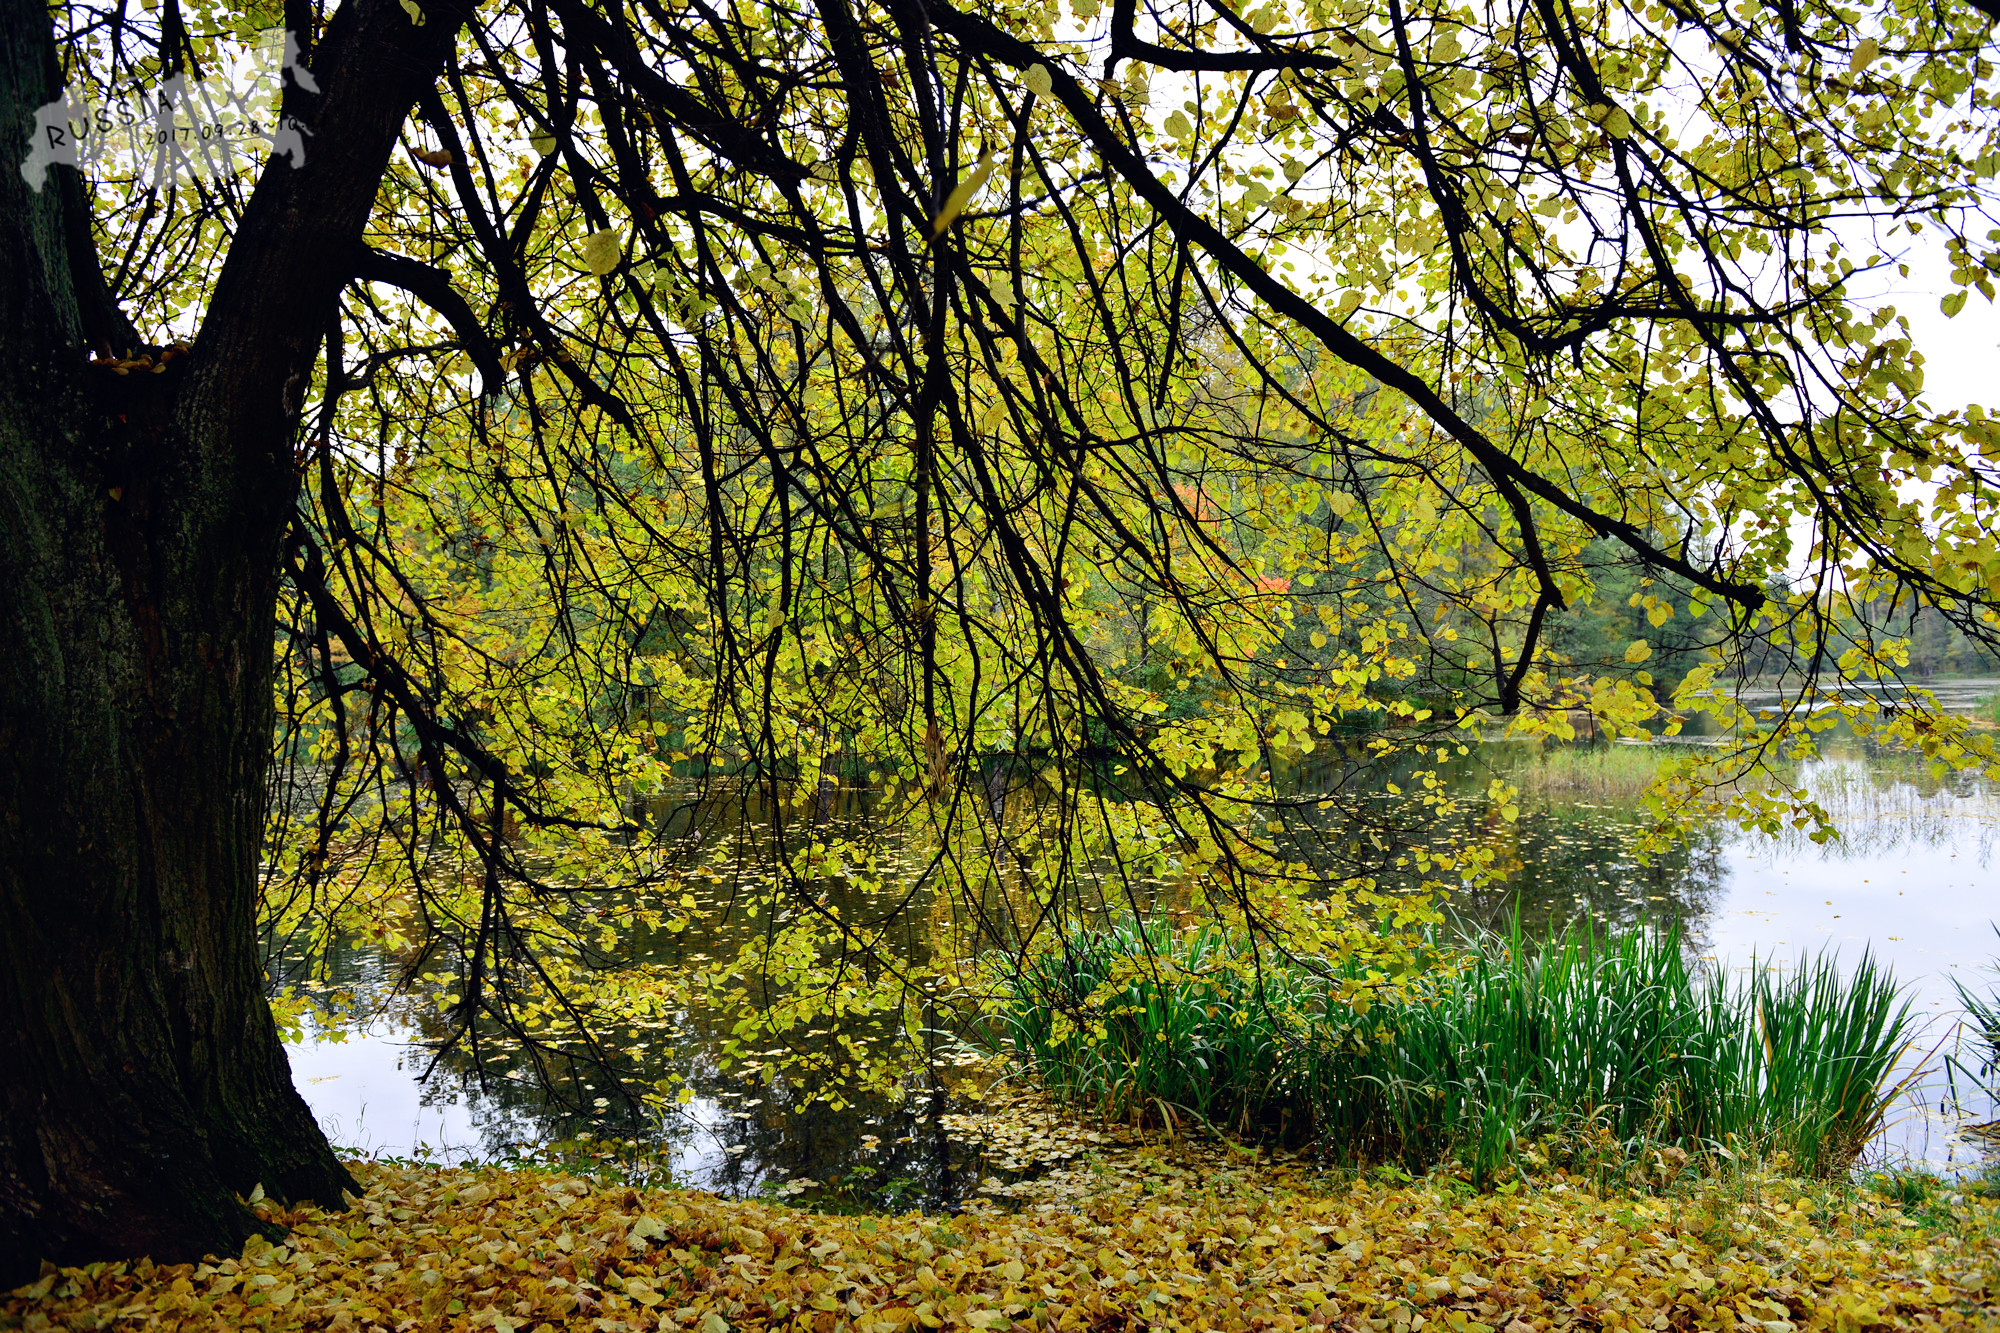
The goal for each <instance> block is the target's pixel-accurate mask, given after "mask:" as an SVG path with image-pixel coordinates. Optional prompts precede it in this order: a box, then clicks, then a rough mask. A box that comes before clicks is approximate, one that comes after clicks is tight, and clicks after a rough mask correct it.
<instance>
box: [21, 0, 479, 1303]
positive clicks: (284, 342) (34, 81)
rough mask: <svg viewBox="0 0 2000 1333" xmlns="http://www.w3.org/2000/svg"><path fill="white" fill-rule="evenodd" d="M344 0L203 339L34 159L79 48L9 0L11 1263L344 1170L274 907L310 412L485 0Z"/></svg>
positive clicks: (192, 1252) (190, 1242)
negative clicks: (40, 129) (151, 307)
mask: <svg viewBox="0 0 2000 1333" xmlns="http://www.w3.org/2000/svg"><path fill="white" fill-rule="evenodd" d="M424 11H425V13H426V15H427V20H428V21H427V22H425V23H424V24H422V25H420V26H419V25H416V24H413V23H412V21H411V18H410V16H409V14H408V13H407V12H406V11H405V10H404V9H403V8H402V7H401V5H400V4H399V3H398V0H349V3H347V4H345V5H344V6H343V7H342V8H341V10H340V11H339V12H338V13H337V14H336V15H335V17H334V19H333V21H332V22H331V23H330V24H329V25H328V27H327V29H326V31H325V33H324V34H323V36H322V39H321V41H320V43H319V45H318V49H317V52H316V54H315V58H314V59H313V62H312V65H313V73H314V75H315V79H316V81H317V83H318V86H319V89H320V94H319V95H318V96H316V97H300V98H297V99H295V100H296V101H300V102H303V103H304V105H303V106H302V107H301V108H300V110H301V119H303V120H304V121H305V122H306V124H307V126H308V128H309V129H310V131H311V133H310V135H309V136H308V137H307V138H306V144H307V147H308V153H307V160H306V162H305V165H304V166H303V167H302V168H297V169H295V168H294V167H293V166H292V165H291V164H290V163H289V161H288V160H287V159H275V160H274V161H273V162H272V163H271V164H270V165H269V167H267V168H266V170H265V171H264V174H263V177H262V179H261V180H260V181H259V182H258V185H257V188H256V190H255V193H254V194H253V196H252V198H251V201H250V203H249V205H248V206H247V209H246V211H245V214H244V217H243V219H242V223H241V225H240V227H239V228H238V229H237V231H236V233H235V235H234V237H233V239H232V242H231V245H230V250H229V254H228V257H227V260H226V263H225V265H224V267H223V270H222V272H221V274H220V276H219V279H218V282H217V285H216V289H215V292H214V295H213V298H212V300H211V303H210V306H209V309H208V311H207V312H206V315H205V317H204V319H203V323H202V328H201V332H200V335H199V337H198V338H197V340H196V342H195V348H194V351H193V352H192V354H190V355H188V356H185V357H180V358H177V359H175V360H174V361H173V362H172V363H171V364H170V365H169V366H168V369H167V370H166V371H165V372H164V373H162V374H157V375H152V374H133V375H126V376H119V375H115V374H113V373H111V372H109V371H107V370H105V369H103V368H100V367H93V366H91V365H89V364H88V358H89V356H90V353H91V349H92V348H93V347H101V346H106V345H110V346H113V347H115V348H116V349H117V350H118V351H120V352H121V353H122V352H123V351H124V350H125V349H126V348H129V347H131V346H133V345H134V344H135V342H136V341H137V339H136V338H135V337H134V334H133V331H132V330H131V329H130V327H129V326H128V325H127V324H126V322H125V320H124V318H123V317H122V316H121V315H120V313H119V312H118V310H117V308H116V306H115V304H114V303H113V301H112V299H111V297H110V295H109V293H108V292H107V291H106V288H105V284H104V280H103V278H102V276H101V269H100V267H99V263H98V257H97V255H96V254H95V253H94V249H93V246H92V244H91V241H90V228H89V222H88V213H87V205H86V200H85V195H84V190H85V188H86V187H85V186H84V185H83V184H82V183H81V182H80V179H79V177H78V176H77V173H76V172H75V170H74V169H72V168H68V167H58V168H55V169H54V171H53V172H52V173H51V177H50V180H49V183H48V184H47V185H45V186H44V187H43V188H41V189H40V190H39V191H38V190H36V189H34V188H31V187H30V185H29V184H28V182H27V181H26V180H25V179H24V177H23V174H22V172H21V171H20V170H19V169H18V164H19V163H20V162H22V161H23V160H24V159H25V158H26V156H27V133H28V130H29V129H30V128H31V127H32V124H33V113H34V109H35V108H36V107H37V106H38V105H40V104H42V103H44V102H47V101H49V100H51V99H52V98H54V97H55V96H56V95H57V92H58V89H59V87H60V83H61V79H60V77H59V74H58V70H57V55H56V47H55V43H54V38H53V34H52V27H51V24H50V20H49V14H48V11H47V9H46V8H45V7H44V6H43V5H42V4H41V3H40V2H39V0H0V1287H4V1286H6V1285H11V1282H12V1280H14V1279H16V1278H19V1277H21V1276H23V1275H27V1276H31V1275H32V1274H33V1272H34V1270H35V1268H36V1266H37V1264H38V1263H39V1261H41V1260H43V1259H50V1260H55V1261H58V1262H76V1261H83V1260H89V1259H102V1258H111V1257H117V1256H125V1255H139V1254H149V1255H151V1256H152V1257H154V1258H155V1259H157V1260H160V1261H180V1260H186V1259H190V1258H195V1257H199V1256H200V1255H202V1254H205V1253H220V1252H226V1251H233V1250H234V1249H235V1248H237V1247H239V1246H240V1245H241V1244H242V1242H243V1240H244V1239H245V1238H246V1237H247V1236H248V1235H249V1234H250V1233H251V1232H252V1231H253V1230H256V1229H257V1228H258V1226H259V1224H258V1222H257V1220H256V1218H254V1217H253V1216H252V1215H251V1213H250V1212H249V1210H248V1209H246V1208H245V1207H244V1206H243V1205H242V1204H241V1203H240V1202H238V1201H237V1199H236V1198H235V1197H234V1196H235V1195H236V1194H239V1193H248V1192H249V1191H250V1190H251V1189H252V1188H253V1187H254V1186H256V1185H257V1184H259V1183H261V1184H262V1185H263V1186H264V1188H265V1190H266V1191H267V1192H269V1193H270V1194H271V1195H273V1196H275V1197H278V1198H288V1199H295V1200H296V1199H312V1200H316V1201H318V1202H321V1203H324V1204H329V1205H335V1206H337V1205H339V1204H340V1202H341V1192H342V1191H343V1189H351V1188H353V1187H354V1182H353V1181H352V1179H351V1178H350V1177H349V1175H348V1173H347V1171H346V1170H345V1169H344V1168H343V1167H342V1166H341V1165H340V1163H339V1162H338V1161H337V1160H336V1159H335V1157H334V1155H333V1153H332V1151H331V1149H330V1148H329V1147H328V1145H327V1142H326V1139H325V1137H324V1135H322V1134H321V1132H320V1130H319V1128H318V1127H317V1126H316V1125H315V1124H314V1122H313V1118H312V1116H311V1114H310V1113H309V1111H308V1110H307V1108H306V1105H305V1103H304V1101H303V1100H302V1099H301V1098H300V1097H299V1095H298V1094H297V1093H296V1092H295V1091H294V1090H293V1088H292V1083H291V1071H290V1067H289V1064H288V1062H287V1060H286V1057H285V1053H284V1048H283V1047H282V1045H281V1044H280V1042H279V1040H278V1034H277V1030H276V1028H275V1026H274V1024H273V1022H272V1019H271V1015H270V1011H269V1008H268V1007H267V1005H266V1004H265V1002H264V999H263V994H262V989H261V984H260V983H261V974H260V969H259V962H258V955H257V948H256V937H255V932H254V911H255V901H256V873H257V865H258V854H259V849H258V842H259V837H260V833H261V814H262V807H263V799H262V788H263V782H264V778H265V767H266V763H267V758H268V755H269V751H270V743H271V726H272V704H271V670H272V663H271V658H272V643H273V626H274V623H275V606H276V597H277V592H278V573H277V571H278V561H279V553H280V543H281V542H282V541H283V539H284V534H285V532H286V529H287V525H288V522H289V518H290V514H291V512H292V506H293V501H294V498H295V491H296V487H297V484H298V482H297V474H296V471H295V468H294V462H293V450H294V441H295V439H296V437H297V429H298V424H299V414H300V411H301V409H302V406H303V402H304V398H305V394H306V390H307V387H308V385H309V384H310V382H311V379H312V373H313V368H314V365H315V362H316V359H317V357H318V353H319V345H320V337H321V334H322V332H323V330H325V328H326V327H327V325H328V321H329V318H330V316H331V312H332V309H333V303H334V302H335V300H336V299H337V296H338V293H339V291H340V288H341V287H342V286H343V284H345V283H346V282H347V281H348V280H349V279H350V278H351V277H352V256H353V255H354V253H355V252H356V250H357V248H358V244H359V241H360V238H361V235H362V230H363V225H364V223H365V221H366V219H367V216H368V213H369V210H370V208H371V206H372V204H373V202H374V199H375V195H376V191H377V189H378V186H379V183H380V181H381V178H382V175H383V172H384V170H385V168H386V165H387V163H388V159H389V154H390V152H391V151H392V149H393V148H394V145H395V140H396V135H397V132H398V130H399V127H400V126H401V124H402V123H403V120H404V118H405V116H406V115H407V114H408V111H409V108H410V107H411V105H412V104H413V102H414V101H415V99H416V97H417V95H418V93H419V91H420V90H421V89H422V88H423V87H424V86H425V85H426V84H427V83H429V82H430V81H432V80H434V79H435V78H436V77H437V74H438V71H439V70H440V69H441V67H442V63H443V60H444V57H445V54H446V52H447V49H448V46H449V44H450V42H451V40H452V38H453V35H454V33H455V31H456V29H457V27H458V26H459V24H460V23H461V22H462V20H463V18H464V17H465V10H464V9H463V8H462V7H461V6H457V5H453V6H450V7H449V8H448V7H447V6H445V5H443V4H440V3H437V0H426V3H425V5H424Z"/></svg>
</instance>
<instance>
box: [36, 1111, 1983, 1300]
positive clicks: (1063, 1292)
mask: <svg viewBox="0 0 2000 1333" xmlns="http://www.w3.org/2000/svg"><path fill="white" fill-rule="evenodd" d="M1120 1137H1123V1136H1120ZM1084 1142H1087V1140H1086V1141H1084ZM1117 1156H1118V1161H1117V1162H1116V1163H1115V1164H1111V1165H1106V1164H1104V1163H1101V1162H1100V1163H1095V1164H1088V1165H1082V1166H1075V1167H1067V1168H1064V1169H1062V1170H1059V1171H1057V1172H1054V1173H1052V1174H1051V1175H1050V1176H1048V1177H1044V1178H1043V1180H1042V1181H1039V1182H1035V1186H1036V1188H1035V1189H1034V1190H1033V1191H1032V1192H1030V1194H1029V1198H1028V1200H1027V1202H1026V1203H1025V1204H1024V1206H1023V1207H1021V1208H1020V1209H1019V1210H1018V1211H1011V1212H1009V1211H1002V1210H1001V1209H999V1208H997V1207H995V1206H993V1205H992V1204H990V1203H987V1202H984V1201H982V1202H981V1203H979V1204H976V1205H975V1206H974V1207H973V1208H971V1209H970V1210H968V1211H967V1212H966V1213H963V1214H960V1215H957V1216H937V1215H932V1216H925V1215H923V1214H917V1213H911V1214H906V1215H903V1216H899V1217H882V1216H832V1215H825V1214H817V1213H812V1212H806V1211H802V1210H798V1209H793V1208H789V1207H785V1206H783V1205H779V1204H771V1203H763V1202H754V1201H732V1200H725V1199H719V1198H716V1197H714V1196H711V1195H707V1194H699V1193H692V1192H683V1191H675V1190H649V1191H645V1192H643V1193H642V1192H640V1191H638V1190H634V1189H631V1188H628V1187H624V1186H615V1185H614V1186H606V1185H602V1184H598V1183H593V1182H589V1181H585V1180H582V1179H578V1178H574V1177H567V1176H557V1175H549V1174H542V1173H536V1172H528V1171H507V1170H502V1169H498V1168H480V1169H472V1170H466V1169H459V1170H441V1169H436V1168H424V1167H404V1166H392V1165H384V1164H379V1163H359V1164H356V1166H355V1171H356V1174H357V1176H358V1177H359V1178H360V1179H361V1181H362V1182H363V1183H364V1184H365V1185H366V1186H367V1191H368V1192H367V1196H366V1197H365V1198H364V1199H362V1200H360V1201H359V1202H358V1203H357V1204H356V1205H355V1206H354V1207H353V1208H351V1209H349V1210H348V1211H346V1212H344V1213H327V1212H323V1211H321V1210H319V1209H316V1208H311V1207H306V1208H300V1209H297V1210H286V1209H283V1208H280V1207H277V1206H275V1205H273V1204H270V1203H268V1202H266V1203H261V1204H260V1205H259V1206H260V1208H261V1209H262V1210H263V1211H264V1212H265V1213H266V1215H267V1216H268V1217H269V1218H270V1219H271V1220H273V1221H277V1222H280V1223H282V1224H284V1225H286V1226H288V1227H289V1228H290V1235H289V1237H288V1238H287V1239H286V1240H285V1241H284V1242H282V1243H279V1244H276V1245H273V1244H270V1243H269V1242H266V1241H263V1240H261V1239H253V1240H252V1241H251V1242H250V1244H249V1245H248V1246H246V1248H245V1250H244V1253H243V1254H242V1255H241V1256H239V1257H234V1258H227V1259H223V1260H220V1261H211V1262H207V1263H203V1264H199V1265H189V1264H181V1265H174V1266H166V1265H155V1264H152V1263H151V1262H149V1261H146V1260H138V1261H134V1262H124V1263H113V1264H93V1265H90V1266H88V1267H85V1268H70V1269H62V1270H56V1269H53V1268H50V1269H46V1270H45V1271H44V1274H43V1276H42V1277H41V1279H40V1280H38V1281H36V1282H33V1283H30V1284H29V1285H27V1286H25V1287H22V1288H20V1289H19V1290H16V1291H15V1292H13V1293H12V1294H11V1295H9V1296H7V1297H6V1298H4V1299H0V1328H5V1329H10V1330H11V1329H20V1330H23V1333H50V1331H51V1330H58V1329H59V1330H65V1331H66V1330H72V1329H90V1330H95V1329H107V1328H114V1329H130V1330H142V1329H144V1330H151V1329H169V1330H209V1329H215V1330H236V1329H261V1330H272V1331H273V1333H277V1331H280V1330H330V1331H331V1333H378V1331H379V1333H472V1331H473V1330H492V1331H493V1333H557V1331H558V1330H561V1331H562V1333H586V1331H587V1333H638V1331H639V1330H649V1331H651V1330H657V1331H658V1333H678V1331H681V1330H685V1331H686V1333H734V1331H737V1330H777V1329H786V1330H791V1331H793V1333H925V1330H931V1329H972V1330H982V1331H985V1330H997V1329H1005V1328H1014V1327H1019V1328H1021V1329H1022V1330H1023V1333H1025V1331H1026V1330H1027V1329H1029V1328H1053V1329H1057V1330H1089V1331H1090V1333H1136V1331H1137V1330H1141V1329H1149V1330H1159V1333H1194V1331H1195V1330H1211V1329H1212V1330H1239V1329H1241V1330H1254V1331H1256V1333H1271V1331H1275V1333H1311V1331H1312V1330H1318V1329H1328V1328H1331V1329H1337V1330H1344V1331H1345V1333H1418V1331H1419V1330H1424V1329H1436V1330H1439V1333H1447V1331H1450V1330H1459V1331H1463V1333H1533V1331H1534V1330H1540V1329H1571V1328H1573V1329H1654V1330H1685V1329H1695V1328H1718V1329H1741V1330H1745V1331H1746V1333H1796V1331H1801V1330H1817V1329H1827V1330H1832V1331H1834V1333H1847V1331H1848V1330H1857V1331H1859V1330H1872V1329H1880V1328H1922V1327H1953V1326H1957V1325H1964V1326H1966V1327H1968V1328H1973V1327H1984V1326H1988V1325H1990V1324H1991V1323H1992V1322H1993V1321H1994V1320H1995V1318H1996V1315H2000V1304H1996V1300H2000V1209H1996V1205H1995V1203H1994V1201H1992V1200H1990V1199H1984V1198H1978V1197H1970V1198H1968V1197H1965V1196H1952V1197H1951V1199H1950V1201H1949V1204H1948V1205H1940V1206H1941V1207H1946V1212H1944V1213H1937V1212H1935V1211H1933V1212H1932V1213H1930V1214H1926V1215H1925V1216H1926V1217H1927V1218H1928V1219H1929V1220H1927V1221H1922V1222H1920V1221H1917V1220H1915V1219H1912V1218H1910V1217H1906V1216H1904V1215H1903V1214H1902V1213H1901V1212H1900V1211H1898V1210H1897V1209H1896V1208H1895V1207H1894V1206H1892V1205H1891V1204H1890V1203H1889V1202H1888V1201H1887V1200H1885V1199H1880V1198H1876V1197H1874V1196H1870V1195H1867V1194H1864V1193H1860V1192H1856V1191H1852V1190H1849V1191H1847V1192H1845V1194H1843V1195H1840V1196H1838V1197H1835V1196H1832V1195H1829V1194H1827V1193H1826V1192H1825V1191H1824V1187H1815V1186H1809V1185H1805V1184H1802V1183H1800V1182H1795V1181H1786V1180H1784V1179H1782V1178H1780V1177H1775V1176H1754V1175H1747V1174H1745V1175H1739V1176H1737V1177H1736V1178H1734V1179H1732V1180H1730V1181H1726V1182H1723V1181H1715V1182H1704V1183H1700V1184H1697V1185H1694V1186H1692V1187H1691V1188H1690V1189H1689V1190H1687V1191H1686V1192H1683V1193H1676V1194H1673V1195H1669V1196H1665V1197H1632V1198H1597V1197H1594V1196H1593V1195H1591V1194H1589V1193H1588V1192H1586V1191H1584V1190H1582V1189H1581V1188H1579V1187H1578V1186H1577V1185H1576V1184H1575V1183H1574V1182H1569V1181H1561V1180H1555V1181H1545V1182H1541V1183H1539V1184H1530V1185H1528V1186H1526V1187H1521V1186H1519V1185H1517V1186H1516V1187H1515V1192H1513V1193H1510V1194H1499V1193H1494V1194H1483V1195H1482V1194H1474V1193H1472V1192H1470V1191H1469V1190H1467V1189H1466V1188H1465V1187H1464V1186H1463V1185H1462V1184H1460V1183H1458V1182H1455V1181H1451V1180H1449V1179H1444V1178H1436V1179H1427V1180H1422V1181H1415V1182H1410V1181H1404V1182H1400V1183H1394V1184H1383V1183H1370V1182H1369V1181H1367V1180H1366V1179H1359V1178H1355V1177H1352V1176H1327V1175H1321V1174H1319V1173H1317V1172H1315V1171H1312V1170H1309V1169H1307V1168H1305V1167H1303V1166H1301V1165H1299V1164H1297V1163H1285V1162H1276V1161H1271V1160H1257V1161H1250V1160H1247V1158H1246V1157H1245V1156H1244V1155H1242V1151H1241V1150H1236V1151H1235V1152H1222V1151H1219V1150H1217V1149H1216V1147H1215V1145H1206V1146H1201V1145H1188V1144H1185V1143H1181V1144H1172V1145H1158V1146H1155V1147H1153V1148H1150V1149H1146V1148H1137V1149H1135V1148H1134V1147H1133V1146H1132V1145H1130V1144H1127V1145H1123V1146H1122V1147H1121V1148H1119V1149H1118V1150H1117ZM1807 1190H1819V1191H1820V1193H1819V1194H1818V1196H1817V1197H1816V1198H1812V1199H1809V1198H1806V1197H1804V1195H1803V1191H1807ZM1835 1208H1838V1209H1839V1211H1838V1212H1834V1211H1830V1210H1832V1209H1835ZM1940 1219H1943V1220H1942V1221H1940Z"/></svg>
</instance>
